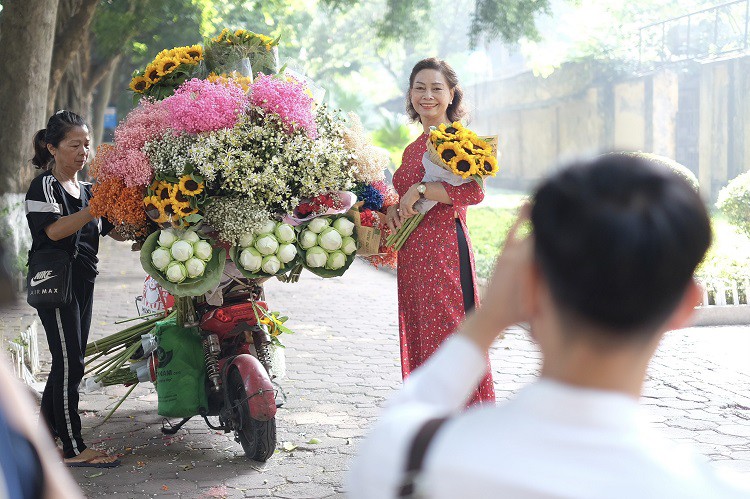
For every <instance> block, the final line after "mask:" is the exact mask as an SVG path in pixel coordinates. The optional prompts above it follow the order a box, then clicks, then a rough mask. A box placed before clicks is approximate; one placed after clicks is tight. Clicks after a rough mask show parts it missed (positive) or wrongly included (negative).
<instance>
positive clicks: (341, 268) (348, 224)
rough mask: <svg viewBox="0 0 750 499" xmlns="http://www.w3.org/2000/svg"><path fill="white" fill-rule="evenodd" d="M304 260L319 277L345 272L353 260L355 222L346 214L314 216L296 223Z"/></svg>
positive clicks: (335, 275) (355, 247) (303, 262)
mask: <svg viewBox="0 0 750 499" xmlns="http://www.w3.org/2000/svg"><path fill="white" fill-rule="evenodd" d="M297 230H298V231H299V236H298V237H297V240H298V241H299V250H300V256H301V259H302V264H303V265H304V267H305V268H306V269H308V270H309V271H310V272H312V273H314V274H315V275H318V276H320V277H338V276H340V275H343V274H344V272H345V271H346V269H348V268H349V265H351V264H352V261H354V256H355V253H356V251H357V240H356V237H357V236H356V234H355V232H354V222H352V221H351V220H350V219H349V218H348V217H346V216H345V215H339V216H332V217H318V218H313V219H312V220H310V221H309V222H308V223H306V224H304V225H300V226H298V227H297Z"/></svg>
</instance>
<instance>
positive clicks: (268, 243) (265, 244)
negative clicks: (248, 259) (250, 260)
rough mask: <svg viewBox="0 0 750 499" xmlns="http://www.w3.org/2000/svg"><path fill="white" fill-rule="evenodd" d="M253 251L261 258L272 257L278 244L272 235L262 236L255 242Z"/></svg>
mask: <svg viewBox="0 0 750 499" xmlns="http://www.w3.org/2000/svg"><path fill="white" fill-rule="evenodd" d="M255 249H257V250H258V252H259V253H260V254H261V255H263V256H266V255H273V254H274V253H276V250H277V249H279V242H278V241H276V238H275V237H274V236H273V234H263V235H262V236H260V237H258V239H256V240H255Z"/></svg>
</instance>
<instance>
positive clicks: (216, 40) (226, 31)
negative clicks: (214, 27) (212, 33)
mask: <svg viewBox="0 0 750 499" xmlns="http://www.w3.org/2000/svg"><path fill="white" fill-rule="evenodd" d="M229 33H230V31H229V29H227V28H224V29H223V30H221V33H219V35H218V36H217V37H215V38H212V39H211V41H212V42H214V43H221V42H223V41H224V38H225V37H226V36H227V35H228V34H229Z"/></svg>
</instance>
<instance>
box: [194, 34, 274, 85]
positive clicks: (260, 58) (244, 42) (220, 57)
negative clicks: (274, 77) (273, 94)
mask: <svg viewBox="0 0 750 499" xmlns="http://www.w3.org/2000/svg"><path fill="white" fill-rule="evenodd" d="M278 44H279V38H276V39H274V38H271V37H269V36H266V35H263V34H260V33H253V32H252V31H249V30H244V29H238V30H236V31H232V30H230V29H228V28H224V29H223V30H222V31H221V33H219V35H218V36H216V37H214V38H212V39H211V40H210V41H209V42H208V43H207V44H206V51H205V58H206V66H207V67H208V70H209V71H212V72H215V73H217V74H220V73H229V72H231V71H232V70H233V69H238V68H242V66H243V63H244V62H245V61H247V63H249V66H250V67H249V68H243V72H246V73H247V74H258V73H264V74H275V73H276V72H277V68H276V65H277V64H276V60H277V56H276V50H277V48H276V47H277V46H278Z"/></svg>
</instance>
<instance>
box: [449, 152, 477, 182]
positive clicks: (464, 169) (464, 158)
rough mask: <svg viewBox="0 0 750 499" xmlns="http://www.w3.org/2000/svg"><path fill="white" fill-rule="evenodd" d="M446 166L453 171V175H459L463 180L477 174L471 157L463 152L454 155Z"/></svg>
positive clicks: (474, 161) (474, 162)
mask: <svg viewBox="0 0 750 499" xmlns="http://www.w3.org/2000/svg"><path fill="white" fill-rule="evenodd" d="M448 166H450V168H451V169H452V170H453V173H455V174H456V175H461V177H463V178H468V177H470V176H472V175H474V174H476V173H477V162H476V160H475V159H474V157H473V156H470V155H468V154H466V153H464V152H459V153H458V154H456V156H455V157H454V158H453V159H451V161H450V162H449V163H448Z"/></svg>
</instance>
